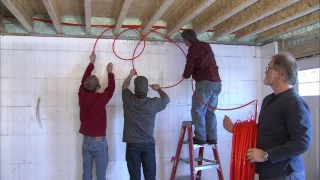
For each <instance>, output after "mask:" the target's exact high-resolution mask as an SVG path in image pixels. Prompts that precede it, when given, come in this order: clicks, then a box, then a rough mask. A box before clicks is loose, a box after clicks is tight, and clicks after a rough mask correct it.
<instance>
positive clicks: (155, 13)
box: [140, 0, 174, 34]
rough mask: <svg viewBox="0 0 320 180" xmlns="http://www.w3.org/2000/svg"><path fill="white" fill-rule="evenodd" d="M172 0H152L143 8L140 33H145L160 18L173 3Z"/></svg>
mask: <svg viewBox="0 0 320 180" xmlns="http://www.w3.org/2000/svg"><path fill="white" fill-rule="evenodd" d="M173 1H174V0H153V1H151V2H150V3H149V5H148V6H147V8H145V10H144V12H143V14H142V16H141V18H140V19H141V22H142V33H143V34H146V33H147V32H148V31H149V30H150V29H151V27H152V26H153V25H154V24H155V23H156V21H158V20H159V19H160V17H161V16H162V15H163V13H164V12H165V11H166V10H167V9H168V7H169V6H170V5H171V4H172V3H173Z"/></svg>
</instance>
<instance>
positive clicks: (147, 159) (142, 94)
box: [122, 69, 170, 180]
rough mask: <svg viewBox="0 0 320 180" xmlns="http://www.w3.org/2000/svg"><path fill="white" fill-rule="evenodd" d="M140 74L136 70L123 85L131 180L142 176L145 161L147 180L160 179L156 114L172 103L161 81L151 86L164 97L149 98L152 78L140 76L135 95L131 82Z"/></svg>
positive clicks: (137, 78)
mask: <svg viewBox="0 0 320 180" xmlns="http://www.w3.org/2000/svg"><path fill="white" fill-rule="evenodd" d="M134 74H136V71H135V70H134V69H132V70H131V71H130V75H129V76H128V77H127V78H126V80H125V81H124V82H123V85H122V101H123V111H124V127H123V138H122V141H123V142H125V143H127V148H126V161H127V167H128V171H129V174H130V180H140V179H141V173H140V172H141V164H142V167H143V174H144V179H145V180H155V178H156V156H155V140H154V137H153V132H154V125H155V118H156V114H157V113H158V112H160V111H162V110H164V109H165V108H166V106H167V104H168V103H169V102H170V99H169V97H168V95H167V94H166V93H165V92H164V91H162V89H161V88H160V86H159V85H158V84H153V85H151V88H152V89H153V90H155V91H157V92H158V93H159V95H160V98H149V97H147V93H148V79H147V78H146V77H144V76H138V77H136V78H135V80H134V91H135V94H133V93H132V92H131V91H130V90H129V89H128V87H129V85H130V81H131V79H132V77H133V76H134Z"/></svg>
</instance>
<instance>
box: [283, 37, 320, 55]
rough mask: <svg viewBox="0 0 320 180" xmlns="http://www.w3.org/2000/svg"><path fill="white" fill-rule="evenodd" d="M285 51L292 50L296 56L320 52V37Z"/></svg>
mask: <svg viewBox="0 0 320 180" xmlns="http://www.w3.org/2000/svg"><path fill="white" fill-rule="evenodd" d="M285 51H287V52H290V53H291V54H292V55H293V56H294V57H295V58H302V57H307V56H312V55H315V54H319V53H320V43H319V39H315V40H312V41H309V42H306V43H303V44H299V45H297V46H291V47H290V48H288V49H285Z"/></svg>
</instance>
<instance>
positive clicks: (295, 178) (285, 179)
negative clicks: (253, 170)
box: [259, 172, 306, 180]
mask: <svg viewBox="0 0 320 180" xmlns="http://www.w3.org/2000/svg"><path fill="white" fill-rule="evenodd" d="M305 179H306V178H305V173H304V172H293V173H291V174H290V175H288V176H285V175H281V176H279V177H276V178H263V177H259V180H305Z"/></svg>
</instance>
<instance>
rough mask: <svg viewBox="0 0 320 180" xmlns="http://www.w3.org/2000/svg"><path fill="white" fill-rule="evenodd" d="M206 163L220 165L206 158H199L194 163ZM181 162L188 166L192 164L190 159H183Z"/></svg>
mask: <svg viewBox="0 0 320 180" xmlns="http://www.w3.org/2000/svg"><path fill="white" fill-rule="evenodd" d="M201 160H202V161H204V162H210V163H213V164H218V163H217V161H215V160H210V159H206V158H202V157H197V158H195V159H194V161H196V162H200V161H201ZM180 161H182V162H184V163H187V164H190V159H183V158H180Z"/></svg>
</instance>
